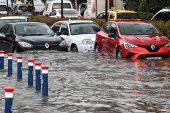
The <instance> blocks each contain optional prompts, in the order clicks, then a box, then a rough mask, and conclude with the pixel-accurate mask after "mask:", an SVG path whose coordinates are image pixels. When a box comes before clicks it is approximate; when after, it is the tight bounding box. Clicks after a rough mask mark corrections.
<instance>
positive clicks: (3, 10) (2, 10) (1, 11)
mask: <svg viewBox="0 0 170 113" xmlns="http://www.w3.org/2000/svg"><path fill="white" fill-rule="evenodd" d="M6 9H7V7H6V4H4V3H0V14H7V10H6Z"/></svg>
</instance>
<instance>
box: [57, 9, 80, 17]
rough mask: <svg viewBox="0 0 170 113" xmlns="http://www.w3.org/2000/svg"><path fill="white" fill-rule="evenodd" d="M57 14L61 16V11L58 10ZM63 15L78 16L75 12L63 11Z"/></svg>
mask: <svg viewBox="0 0 170 113" xmlns="http://www.w3.org/2000/svg"><path fill="white" fill-rule="evenodd" d="M58 12H59V13H60V14H61V10H59V11H58ZM63 15H70V16H74V15H77V16H78V15H79V14H78V12H77V11H76V10H63Z"/></svg>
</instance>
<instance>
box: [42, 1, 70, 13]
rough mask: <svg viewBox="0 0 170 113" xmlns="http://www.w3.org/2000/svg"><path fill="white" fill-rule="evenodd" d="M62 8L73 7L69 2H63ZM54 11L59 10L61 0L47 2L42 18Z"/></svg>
mask: <svg viewBox="0 0 170 113" xmlns="http://www.w3.org/2000/svg"><path fill="white" fill-rule="evenodd" d="M63 8H69V9H73V5H72V3H71V1H69V0H63ZM54 9H61V0H54V1H47V4H46V6H45V9H44V11H43V14H42V15H43V16H49V14H50V13H51V12H52V10H54Z"/></svg>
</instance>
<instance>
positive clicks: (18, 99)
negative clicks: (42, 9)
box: [0, 51, 170, 113]
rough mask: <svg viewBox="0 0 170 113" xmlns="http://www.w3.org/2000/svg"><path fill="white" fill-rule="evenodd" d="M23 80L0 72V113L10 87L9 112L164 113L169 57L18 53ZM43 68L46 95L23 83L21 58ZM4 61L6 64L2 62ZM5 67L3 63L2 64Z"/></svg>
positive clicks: (168, 112)
mask: <svg viewBox="0 0 170 113" xmlns="http://www.w3.org/2000/svg"><path fill="white" fill-rule="evenodd" d="M22 55H23V56H24V59H25V60H24V62H23V80H22V81H19V82H18V81H16V56H17V55H14V59H15V61H14V74H13V75H12V77H8V78H7V77H6V74H7V73H6V70H7V69H5V70H3V71H0V78H1V79H0V88H1V89H0V111H1V112H3V111H4V92H3V88H4V87H6V86H13V87H15V91H14V100H13V104H14V105H13V110H14V113H170V59H165V60H139V61H132V60H116V59H114V58H109V57H108V56H100V55H99V54H95V53H71V52H61V51H46V52H44V51H39V52H26V53H22ZM30 57H32V58H35V60H36V61H41V62H42V63H43V64H47V65H48V66H49V96H48V98H43V97H42V96H41V93H35V87H33V88H28V86H27V59H28V58H30ZM5 65H7V62H6V63H5ZM6 67H7V66H5V68H6Z"/></svg>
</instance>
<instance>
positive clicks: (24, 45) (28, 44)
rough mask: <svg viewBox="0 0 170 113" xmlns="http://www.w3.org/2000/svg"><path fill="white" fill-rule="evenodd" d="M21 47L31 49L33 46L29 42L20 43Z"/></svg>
mask: <svg viewBox="0 0 170 113" xmlns="http://www.w3.org/2000/svg"><path fill="white" fill-rule="evenodd" d="M18 43H19V45H21V46H22V47H26V48H31V47H32V45H31V44H30V43H28V42H18Z"/></svg>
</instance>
